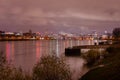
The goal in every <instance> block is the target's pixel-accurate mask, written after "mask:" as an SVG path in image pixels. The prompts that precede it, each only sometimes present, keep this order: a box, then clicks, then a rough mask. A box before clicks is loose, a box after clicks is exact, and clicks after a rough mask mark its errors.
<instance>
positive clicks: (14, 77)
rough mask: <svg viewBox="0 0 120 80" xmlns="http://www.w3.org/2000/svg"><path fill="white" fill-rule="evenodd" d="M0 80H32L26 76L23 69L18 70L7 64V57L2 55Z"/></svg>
mask: <svg viewBox="0 0 120 80" xmlns="http://www.w3.org/2000/svg"><path fill="white" fill-rule="evenodd" d="M0 80H32V77H30V75H28V74H24V73H23V71H22V69H16V68H14V67H13V66H11V65H10V64H7V61H6V58H5V55H4V54H3V53H2V52H1V53H0Z"/></svg>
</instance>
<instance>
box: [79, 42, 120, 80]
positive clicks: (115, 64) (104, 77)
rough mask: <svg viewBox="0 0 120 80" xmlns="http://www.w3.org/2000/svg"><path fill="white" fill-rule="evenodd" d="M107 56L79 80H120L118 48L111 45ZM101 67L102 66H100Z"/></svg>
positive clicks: (119, 47) (119, 48)
mask: <svg viewBox="0 0 120 80" xmlns="http://www.w3.org/2000/svg"><path fill="white" fill-rule="evenodd" d="M106 52H108V54H107V55H105V56H104V58H103V59H102V60H100V61H97V62H96V63H95V64H94V66H98V67H95V68H93V69H92V70H90V71H89V72H88V73H86V74H85V75H84V76H83V77H82V78H81V79H80V80H120V74H119V72H120V46H119V44H118V45H112V46H111V47H109V48H108V49H106ZM100 65H102V66H100Z"/></svg>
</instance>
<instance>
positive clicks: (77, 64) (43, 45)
mask: <svg viewBox="0 0 120 80" xmlns="http://www.w3.org/2000/svg"><path fill="white" fill-rule="evenodd" d="M91 44H93V42H92V41H79V40H39V41H2V42H0V52H3V53H5V54H6V59H7V61H8V62H9V63H11V64H13V65H14V66H15V67H21V68H22V69H23V70H25V71H27V72H29V71H30V72H31V70H32V68H33V66H34V65H35V64H36V62H37V61H39V59H40V58H41V57H42V56H45V55H48V54H50V55H51V54H53V53H55V54H56V55H57V56H58V57H59V56H65V55H64V52H65V48H67V47H72V46H79V45H91ZM65 58H66V63H67V64H69V66H70V69H71V72H72V73H73V75H72V78H73V80H77V79H78V78H80V77H81V76H82V75H83V74H84V73H85V72H86V71H87V70H88V69H87V68H86V67H84V65H83V63H84V60H83V59H82V58H80V57H65Z"/></svg>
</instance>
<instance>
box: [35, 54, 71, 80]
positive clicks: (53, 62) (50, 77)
mask: <svg viewBox="0 0 120 80" xmlns="http://www.w3.org/2000/svg"><path fill="white" fill-rule="evenodd" d="M33 79H34V80H71V73H70V69H69V67H68V65H66V64H65V60H64V59H61V58H58V57H56V56H54V55H52V56H44V57H42V58H41V60H40V62H38V63H37V64H36V66H35V67H34V68H33Z"/></svg>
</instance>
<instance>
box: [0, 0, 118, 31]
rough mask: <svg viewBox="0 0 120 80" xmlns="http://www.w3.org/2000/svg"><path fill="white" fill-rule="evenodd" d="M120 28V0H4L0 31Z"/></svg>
mask: <svg viewBox="0 0 120 80" xmlns="http://www.w3.org/2000/svg"><path fill="white" fill-rule="evenodd" d="M115 27H120V0H0V30H5V31H23V32H24V31H28V30H29V29H32V30H33V31H34V32H36V31H39V32H45V31H48V32H51V31H53V32H60V31H65V32H71V33H80V32H85V33H88V32H91V31H93V30H96V31H98V32H104V30H107V31H109V32H111V31H112V29H113V28H115Z"/></svg>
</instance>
